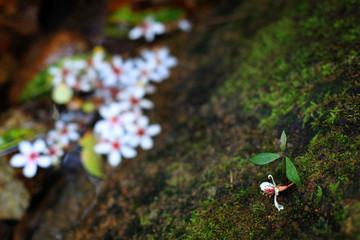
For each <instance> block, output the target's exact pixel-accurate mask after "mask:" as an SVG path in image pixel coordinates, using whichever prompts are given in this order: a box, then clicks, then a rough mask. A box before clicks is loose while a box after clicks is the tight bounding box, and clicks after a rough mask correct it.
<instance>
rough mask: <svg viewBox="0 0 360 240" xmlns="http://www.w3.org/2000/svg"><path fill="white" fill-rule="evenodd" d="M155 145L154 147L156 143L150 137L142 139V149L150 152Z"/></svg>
mask: <svg viewBox="0 0 360 240" xmlns="http://www.w3.org/2000/svg"><path fill="white" fill-rule="evenodd" d="M153 145H154V142H153V140H152V139H151V138H150V137H148V136H144V137H143V138H142V139H141V142H140V146H141V148H142V149H144V150H149V149H151V148H152V147H153Z"/></svg>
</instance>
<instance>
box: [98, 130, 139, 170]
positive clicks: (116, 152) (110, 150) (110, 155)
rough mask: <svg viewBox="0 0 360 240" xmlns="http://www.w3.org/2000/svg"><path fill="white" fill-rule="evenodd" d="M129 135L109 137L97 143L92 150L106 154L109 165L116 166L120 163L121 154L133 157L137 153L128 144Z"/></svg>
mask: <svg viewBox="0 0 360 240" xmlns="http://www.w3.org/2000/svg"><path fill="white" fill-rule="evenodd" d="M129 137H130V136H126V135H122V136H117V137H111V139H108V140H105V141H103V142H100V143H98V144H97V145H95V147H94V151H95V152H96V153H99V154H105V155H107V159H108V162H109V164H110V165H111V166H114V167H115V166H117V165H119V164H120V163H121V158H122V157H121V156H124V157H125V158H133V157H135V156H136V155H137V153H136V151H135V149H133V148H132V147H131V146H129V144H128V142H129Z"/></svg>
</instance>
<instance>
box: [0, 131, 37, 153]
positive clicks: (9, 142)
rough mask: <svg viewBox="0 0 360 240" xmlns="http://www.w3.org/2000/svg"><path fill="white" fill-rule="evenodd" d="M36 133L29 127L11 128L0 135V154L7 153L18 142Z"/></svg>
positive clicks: (28, 138) (30, 137)
mask: <svg viewBox="0 0 360 240" xmlns="http://www.w3.org/2000/svg"><path fill="white" fill-rule="evenodd" d="M36 134H38V132H36V131H35V130H34V129H31V128H12V129H10V130H7V131H5V132H4V133H3V134H1V135H0V156H2V155H6V154H8V153H9V152H8V151H9V150H10V149H12V148H14V147H16V146H17V145H18V144H19V142H21V141H24V140H30V139H32V138H34V137H35V135H36Z"/></svg>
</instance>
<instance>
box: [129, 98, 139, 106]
mask: <svg viewBox="0 0 360 240" xmlns="http://www.w3.org/2000/svg"><path fill="white" fill-rule="evenodd" d="M130 101H131V104H132V105H137V104H138V103H139V99H137V98H134V97H132V98H131V99H130Z"/></svg>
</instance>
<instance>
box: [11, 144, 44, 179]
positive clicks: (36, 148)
mask: <svg viewBox="0 0 360 240" xmlns="http://www.w3.org/2000/svg"><path fill="white" fill-rule="evenodd" d="M19 151H20V153H18V154H15V155H14V156H13V157H12V158H11V159H10V165H11V166H13V167H24V169H23V174H24V176H25V177H28V178H32V177H34V176H35V174H36V171H37V166H40V167H43V168H47V167H49V166H50V165H51V160H50V157H49V156H47V155H45V154H44V153H45V152H46V145H45V141H44V140H42V139H37V140H36V141H35V142H34V144H31V143H30V142H28V141H22V142H20V143H19Z"/></svg>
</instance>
